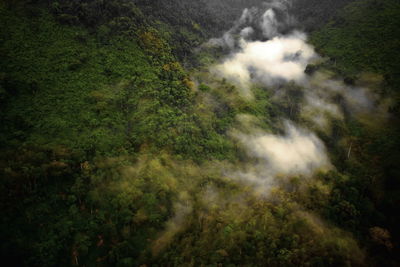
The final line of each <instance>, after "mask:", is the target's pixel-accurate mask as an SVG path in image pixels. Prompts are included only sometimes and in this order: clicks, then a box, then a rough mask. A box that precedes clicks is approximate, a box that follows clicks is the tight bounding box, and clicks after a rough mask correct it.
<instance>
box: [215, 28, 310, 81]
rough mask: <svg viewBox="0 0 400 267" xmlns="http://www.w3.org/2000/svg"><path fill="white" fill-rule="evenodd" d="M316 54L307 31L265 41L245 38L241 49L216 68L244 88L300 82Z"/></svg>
mask: <svg viewBox="0 0 400 267" xmlns="http://www.w3.org/2000/svg"><path fill="white" fill-rule="evenodd" d="M315 56H316V55H315V53H314V49H313V48H312V47H311V46H310V45H308V44H306V36H305V34H302V33H300V32H295V33H292V34H290V35H287V36H279V37H275V38H273V39H272V40H269V41H266V42H262V41H256V42H246V41H244V40H242V47H241V51H240V52H238V53H236V54H234V55H233V56H232V57H231V58H228V59H227V60H225V61H224V62H223V63H222V64H220V65H218V66H216V68H215V69H216V71H217V72H218V73H219V74H220V75H222V76H224V77H226V78H228V79H229V80H231V81H233V82H234V83H236V84H237V85H238V86H240V87H242V88H249V86H250V84H251V83H252V82H262V83H263V84H266V85H274V84H276V83H279V82H282V81H291V80H294V81H297V82H301V81H302V80H303V79H304V78H305V74H304V70H305V68H306V66H307V64H308V63H309V61H310V60H311V59H312V58H314V57H315Z"/></svg>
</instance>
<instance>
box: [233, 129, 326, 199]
mask: <svg viewBox="0 0 400 267" xmlns="http://www.w3.org/2000/svg"><path fill="white" fill-rule="evenodd" d="M249 123H250V122H249ZM250 132H251V133H242V132H241V131H240V132H234V133H233V134H232V135H233V136H234V138H236V139H237V140H238V141H239V143H240V144H241V145H242V146H243V147H244V149H245V151H246V152H247V154H248V155H249V156H250V157H251V158H253V162H256V163H255V164H254V163H253V164H251V165H247V166H245V167H244V168H242V169H241V170H237V171H236V172H235V173H234V175H233V177H235V178H236V179H239V180H241V181H244V182H248V183H250V184H253V185H256V187H257V188H259V189H260V188H261V189H262V190H263V191H264V193H268V192H269V191H270V190H271V188H273V187H274V186H278V185H279V183H280V181H279V177H289V176H296V175H302V176H307V177H310V176H312V175H313V174H314V173H316V172H317V171H324V170H328V169H330V168H331V164H330V161H329V158H328V156H327V151H326V148H325V146H324V144H323V143H322V141H321V140H320V139H319V138H318V137H317V136H316V135H315V134H313V133H312V132H310V131H308V130H305V129H302V128H300V127H297V126H295V125H294V124H293V123H291V122H289V121H285V122H284V133H283V134H270V133H266V132H264V131H262V130H261V129H254V130H252V131H250Z"/></svg>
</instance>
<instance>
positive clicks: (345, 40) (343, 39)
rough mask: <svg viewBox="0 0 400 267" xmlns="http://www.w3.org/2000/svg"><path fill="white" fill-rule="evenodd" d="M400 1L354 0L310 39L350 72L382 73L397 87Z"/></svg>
mask: <svg viewBox="0 0 400 267" xmlns="http://www.w3.org/2000/svg"><path fill="white" fill-rule="evenodd" d="M399 17H400V3H399V2H398V1H396V0H388V1H374V0H368V1H355V2H354V3H352V4H350V5H348V6H347V7H346V8H345V9H343V11H342V12H341V13H340V14H339V15H338V17H337V18H335V19H334V20H333V21H332V22H330V23H329V24H327V25H326V26H324V27H323V28H322V29H321V30H319V31H317V32H315V33H314V34H313V35H312V38H311V41H312V43H314V44H315V45H316V47H317V49H318V51H320V52H321V53H322V54H323V55H328V56H329V57H330V58H331V59H332V61H333V62H334V66H335V69H337V70H340V71H341V72H343V73H345V74H347V75H354V74H356V73H357V72H358V71H360V70H363V71H372V72H375V73H380V74H383V75H384V76H385V78H386V80H387V81H388V82H389V84H390V86H392V88H393V89H394V90H396V88H397V87H398V86H399V84H400V82H399V78H398V77H400V73H399V69H398V67H397V66H398V65H399V64H400V56H399V53H397V52H396V51H397V49H398V47H399V45H400V43H399V36H400V30H399V29H400V21H399V19H398V18H399Z"/></svg>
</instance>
